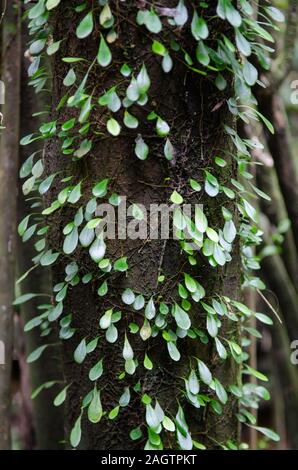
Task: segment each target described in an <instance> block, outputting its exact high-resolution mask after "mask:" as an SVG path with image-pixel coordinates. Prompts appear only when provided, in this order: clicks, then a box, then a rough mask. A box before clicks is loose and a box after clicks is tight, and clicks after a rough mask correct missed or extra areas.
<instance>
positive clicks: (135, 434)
mask: <svg viewBox="0 0 298 470" xmlns="http://www.w3.org/2000/svg"><path fill="white" fill-rule="evenodd" d="M142 435H143V433H142V430H141V429H140V427H139V426H138V427H137V428H134V429H132V430H131V431H130V433H129V437H130V438H131V440H132V441H137V440H138V439H141V437H142Z"/></svg>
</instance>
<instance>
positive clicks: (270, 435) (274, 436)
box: [248, 425, 280, 442]
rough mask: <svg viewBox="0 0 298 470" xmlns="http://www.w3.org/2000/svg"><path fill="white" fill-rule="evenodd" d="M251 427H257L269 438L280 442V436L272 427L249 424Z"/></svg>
mask: <svg viewBox="0 0 298 470" xmlns="http://www.w3.org/2000/svg"><path fill="white" fill-rule="evenodd" d="M248 426H249V427H250V428H253V429H256V430H257V431H259V432H260V433H262V434H264V436H266V437H268V439H271V440H272V441H275V442H278V441H279V440H280V437H279V435H278V434H276V432H274V431H272V429H268V428H263V427H260V426H252V425H248Z"/></svg>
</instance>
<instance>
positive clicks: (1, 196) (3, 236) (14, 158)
mask: <svg viewBox="0 0 298 470" xmlns="http://www.w3.org/2000/svg"><path fill="white" fill-rule="evenodd" d="M2 4H4V2H2ZM20 5H21V3H20V1H18V0H15V1H11V2H7V8H6V12H5V21H4V22H3V23H2V77H1V78H2V80H3V81H4V83H5V87H6V99H5V105H4V106H3V107H2V113H3V116H4V125H5V126H6V129H5V130H4V131H2V135H1V168H0V208H1V211H0V258H1V270H0V341H2V342H3V343H4V346H5V364H4V365H0V449H1V450H4V449H8V448H9V447H10V400H11V388H10V386H11V384H10V381H11V362H12V338H13V334H12V332H13V308H12V305H11V304H12V301H13V298H14V281H15V275H14V272H15V270H14V268H15V247H16V214H17V170H18V150H19V100H20V46H21V37H20ZM2 7H3V5H2Z"/></svg>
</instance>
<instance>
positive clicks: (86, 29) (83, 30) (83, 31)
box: [76, 11, 93, 39]
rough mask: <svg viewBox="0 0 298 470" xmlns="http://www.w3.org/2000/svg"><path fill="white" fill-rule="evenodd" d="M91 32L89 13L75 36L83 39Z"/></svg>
mask: <svg viewBox="0 0 298 470" xmlns="http://www.w3.org/2000/svg"><path fill="white" fill-rule="evenodd" d="M92 31H93V13H92V11H89V13H87V15H86V16H85V17H84V18H83V19H82V21H81V22H80V24H79V25H78V27H77V30H76V35H77V37H78V38H79V39H84V38H86V37H87V36H89V35H90V34H91V33H92Z"/></svg>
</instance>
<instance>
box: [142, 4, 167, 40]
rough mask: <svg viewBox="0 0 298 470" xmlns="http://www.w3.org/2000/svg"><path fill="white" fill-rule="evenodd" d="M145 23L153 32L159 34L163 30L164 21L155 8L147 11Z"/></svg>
mask: <svg viewBox="0 0 298 470" xmlns="http://www.w3.org/2000/svg"><path fill="white" fill-rule="evenodd" d="M143 23H144V24H145V26H146V28H147V29H148V30H149V31H150V32H151V33H155V34H158V33H160V31H161V30H162V23H161V21H160V19H159V17H158V16H157V14H156V13H155V11H154V10H153V8H152V9H151V10H150V11H147V10H146V11H145V14H144V22H143Z"/></svg>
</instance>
